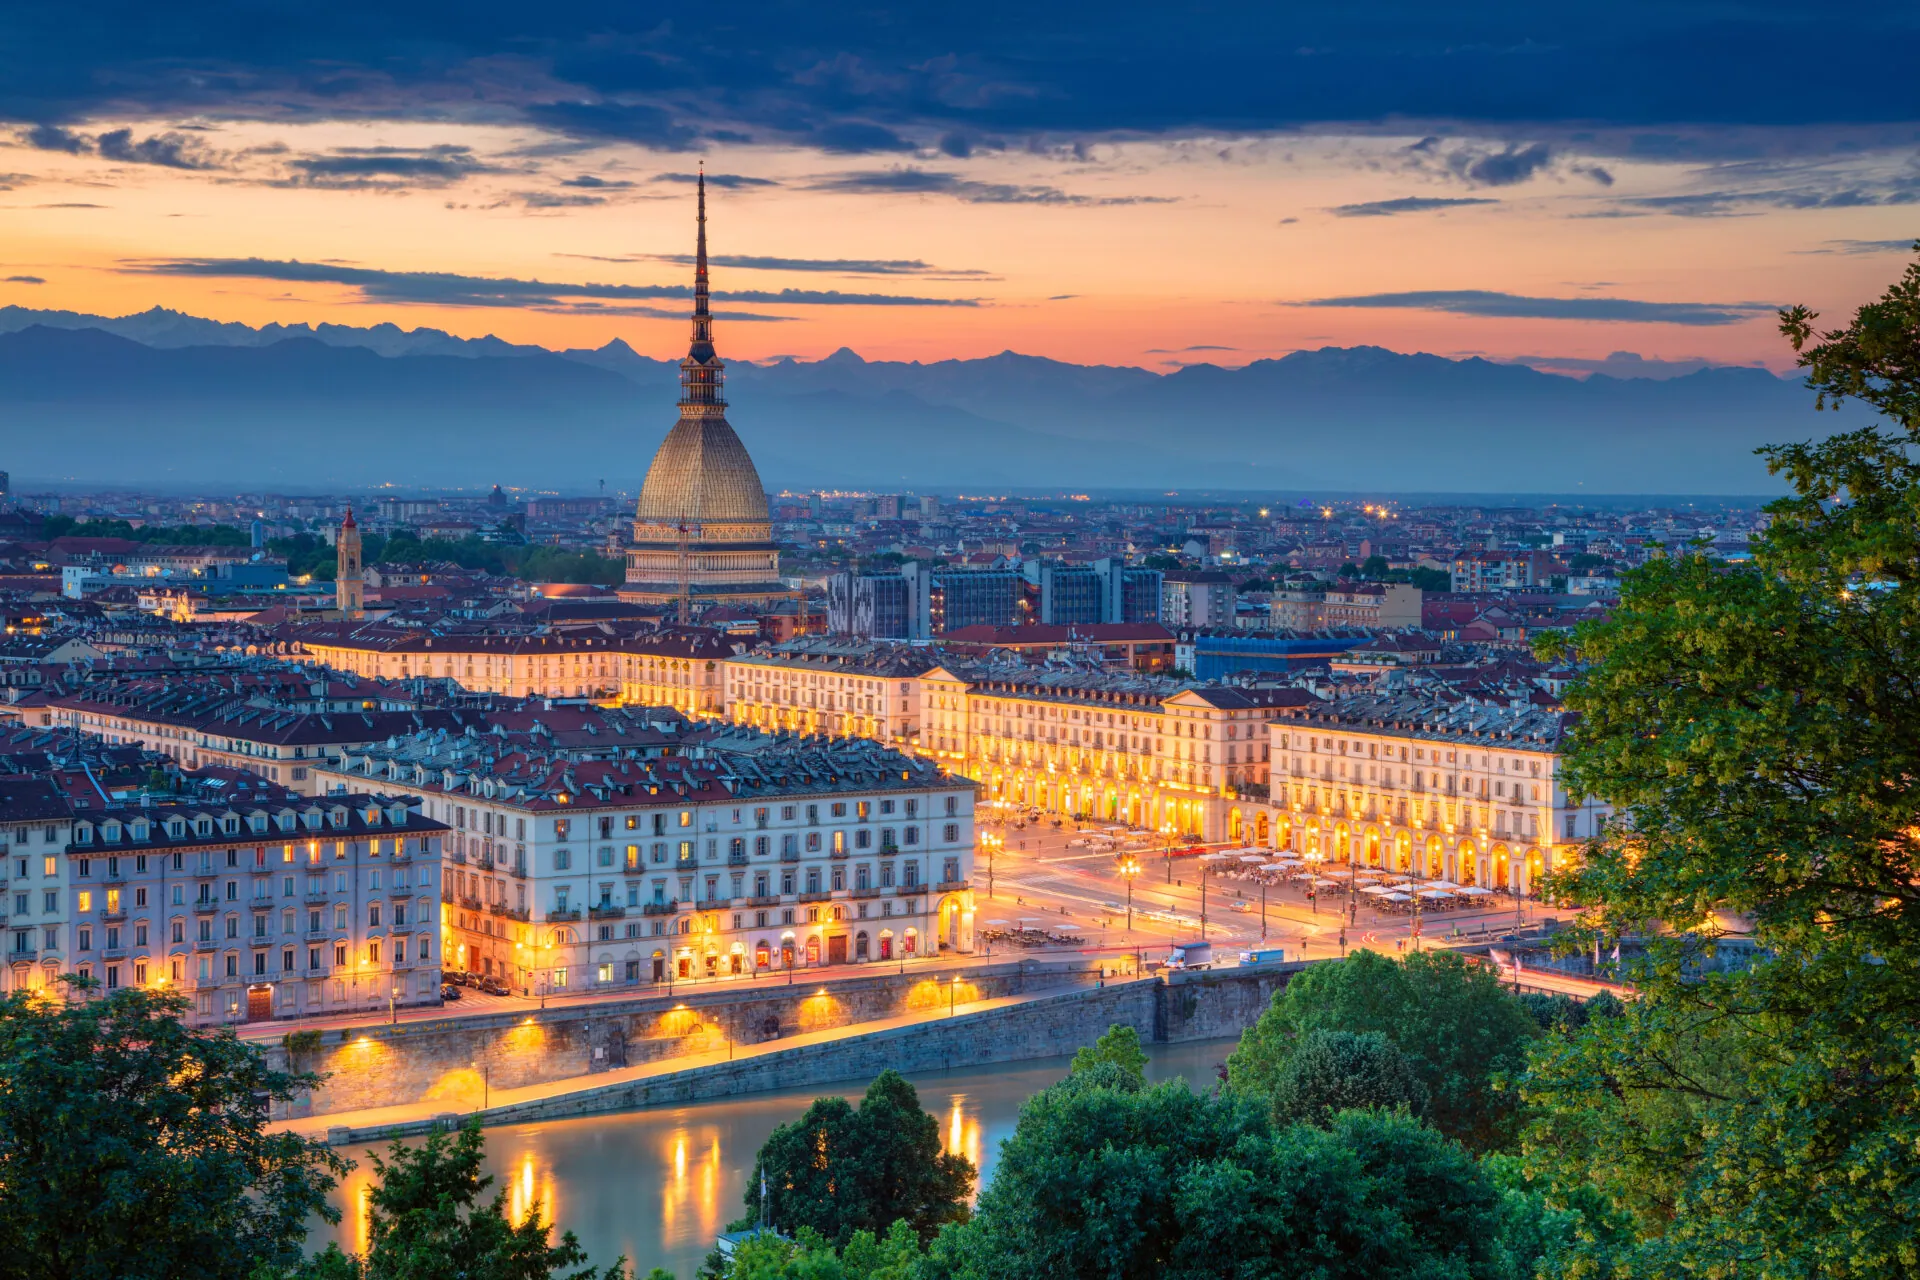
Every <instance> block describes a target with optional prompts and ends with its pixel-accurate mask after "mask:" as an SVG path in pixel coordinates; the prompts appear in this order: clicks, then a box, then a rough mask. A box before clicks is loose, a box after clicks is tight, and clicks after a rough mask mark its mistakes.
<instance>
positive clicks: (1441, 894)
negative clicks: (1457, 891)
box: [1420, 889, 1453, 898]
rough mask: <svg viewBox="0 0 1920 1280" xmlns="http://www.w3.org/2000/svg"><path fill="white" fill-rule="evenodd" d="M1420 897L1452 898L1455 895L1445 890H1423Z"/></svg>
mask: <svg viewBox="0 0 1920 1280" xmlns="http://www.w3.org/2000/svg"><path fill="white" fill-rule="evenodd" d="M1420 896H1421V897H1423V898H1451V897H1452V896H1453V895H1452V894H1450V893H1448V892H1447V891H1446V890H1445V889H1422V890H1421V891H1420Z"/></svg>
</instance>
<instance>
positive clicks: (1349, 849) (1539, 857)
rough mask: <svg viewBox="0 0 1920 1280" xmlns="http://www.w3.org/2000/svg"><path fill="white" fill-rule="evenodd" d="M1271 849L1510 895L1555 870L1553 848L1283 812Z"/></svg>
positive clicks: (1527, 889) (1530, 887)
mask: <svg viewBox="0 0 1920 1280" xmlns="http://www.w3.org/2000/svg"><path fill="white" fill-rule="evenodd" d="M1273 835H1274V842H1273V846H1272V847H1273V848H1275V849H1277V850H1282V851H1287V852H1291V853H1294V854H1296V855H1298V856H1299V857H1302V858H1305V859H1307V860H1308V861H1310V862H1327V863H1335V864H1346V863H1356V864H1358V865H1359V866H1363V867H1379V868H1381V869H1383V870H1387V871H1397V872H1400V873H1402V874H1405V875H1417V876H1419V877H1421V878H1422V879H1428V880H1450V881H1452V882H1453V883H1455V884H1461V885H1477V886H1478V887H1480V888H1482V889H1495V890H1500V891H1503V892H1508V893H1521V894H1524V893H1531V892H1533V887H1534V886H1535V885H1537V884H1538V883H1539V881H1540V878H1541V876H1543V875H1544V874H1545V873H1546V872H1548V871H1550V870H1552V869H1553V868H1552V861H1551V851H1550V850H1547V849H1543V848H1541V847H1539V846H1537V845H1528V846H1522V845H1509V844H1508V843H1506V842H1505V841H1488V840H1486V839H1485V838H1484V837H1476V836H1472V835H1458V836H1454V835H1442V834H1440V833H1438V832H1431V831H1416V830H1410V829H1407V828H1397V829H1396V828H1393V827H1382V826H1379V825H1375V824H1370V823H1350V822H1336V821H1333V820H1331V819H1327V818H1299V817H1296V816H1295V815H1293V814H1287V813H1283V814H1280V815H1279V816H1278V817H1277V818H1276V819H1275V820H1274V825H1273Z"/></svg>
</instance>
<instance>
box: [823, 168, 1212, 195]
mask: <svg viewBox="0 0 1920 1280" xmlns="http://www.w3.org/2000/svg"><path fill="white" fill-rule="evenodd" d="M807 189H808V190H809V191H837V192H855V193H864V194H874V195H938V196H952V197H953V198H954V199H956V200H960V201H964V202H965V203H967V204H1057V205H1117V204H1172V203H1173V202H1174V201H1173V198H1172V197H1171V196H1076V195H1069V194H1067V193H1066V192H1065V191H1062V190H1060V189H1059V188H1058V187H1048V186H1017V185H1015V184H1013V183H1007V182H977V181H975V180H973V179H971V178H963V177H961V176H960V175H959V174H957V173H945V172H941V171H939V170H936V169H920V168H916V167H914V166H911V165H908V166H904V167H902V168H898V169H868V170H864V171H860V172H855V173H836V174H830V175H828V176H826V177H823V178H818V179H816V180H814V181H813V182H811V183H809V184H808V185H807Z"/></svg>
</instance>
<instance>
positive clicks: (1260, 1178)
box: [926, 1064, 1531, 1280]
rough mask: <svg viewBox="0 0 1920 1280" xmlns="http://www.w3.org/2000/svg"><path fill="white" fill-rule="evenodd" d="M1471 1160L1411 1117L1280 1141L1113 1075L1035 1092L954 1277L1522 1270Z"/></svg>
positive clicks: (1195, 1278) (957, 1232) (1527, 1270)
mask: <svg viewBox="0 0 1920 1280" xmlns="http://www.w3.org/2000/svg"><path fill="white" fill-rule="evenodd" d="M1502 1211H1503V1205H1502V1200H1501V1197H1500V1195H1499V1193H1498V1192H1497V1191H1496V1190H1495V1188H1494V1187H1493V1185H1492V1183H1491V1182H1490V1180H1489V1179H1488V1178H1487V1177H1486V1175H1485V1174H1484V1173H1482V1172H1481V1171H1480V1169H1479V1168H1478V1166H1477V1165H1476V1164H1475V1162H1474V1160H1473V1159H1472V1157H1470V1156H1469V1155H1467V1154H1466V1153H1465V1152H1464V1151H1462V1150H1461V1149H1460V1148H1459V1147H1458V1146H1457V1145H1456V1144H1454V1143H1452V1142H1449V1141H1448V1140H1447V1139H1445V1138H1443V1137H1441V1136H1439V1135H1438V1134H1436V1133H1434V1132H1433V1131H1432V1130H1430V1129H1427V1128H1426V1127H1425V1126H1423V1125H1421V1124H1419V1123H1418V1122H1417V1121H1414V1120H1413V1119H1411V1118H1409V1117H1406V1116H1401V1115H1394V1114H1391V1113H1363V1112H1348V1113H1344V1114H1342V1115H1339V1116H1336V1117H1334V1118H1333V1120H1332V1122H1331V1123H1330V1125H1329V1127H1328V1128H1326V1129H1316V1128H1313V1127H1311V1126H1307V1125H1296V1126H1292V1127H1290V1128H1286V1129H1281V1130H1275V1129H1274V1128H1273V1127H1272V1126H1271V1125H1270V1124H1269V1122H1268V1120H1267V1118H1266V1115H1265V1114H1264V1111H1263V1109H1262V1108H1261V1107H1259V1106H1258V1105H1257V1104H1256V1103H1255V1102H1254V1101H1253V1100H1252V1099H1249V1098H1246V1097H1244V1096H1240V1095H1236V1094H1232V1093H1227V1094H1221V1095H1211V1096H1210V1095H1202V1094H1196V1093H1194V1092H1193V1091H1192V1090H1191V1089H1189V1088H1188V1087H1187V1085H1186V1082H1185V1081H1181V1080H1175V1081H1170V1082H1167V1083H1165V1084H1160V1085H1155V1086H1152V1087H1148V1088H1142V1087H1139V1086H1137V1085H1130V1084H1128V1083H1127V1082H1126V1081H1125V1077H1124V1076H1123V1075H1121V1074H1119V1073H1118V1072H1116V1071H1115V1069H1114V1068H1113V1067H1112V1065H1111V1064H1106V1065H1103V1066H1102V1067H1100V1068H1099V1069H1097V1070H1095V1071H1092V1072H1088V1073H1076V1074H1073V1075H1070V1076H1068V1077H1067V1079H1066V1080H1065V1081H1063V1082H1061V1083H1060V1084H1057V1085H1055V1086H1053V1087H1052V1088H1050V1089H1047V1090H1044V1091H1043V1092H1041V1093H1039V1094H1037V1095H1035V1096H1034V1097H1033V1098H1032V1099H1030V1100H1029V1101H1028V1103H1027V1105H1026V1106H1025V1107H1024V1108H1023V1109H1022V1111H1021V1115H1020V1122H1019V1125H1018V1127H1017V1128H1016V1129H1015V1131H1014V1134H1013V1136H1012V1137H1011V1138H1009V1139H1008V1140H1007V1141H1006V1143H1005V1144H1004V1145H1003V1147H1002V1149H1001V1157H1000V1164H999V1166H998V1167H997V1169H996V1171H995V1173H994V1179H993V1182H992V1183H991V1184H990V1185H989V1186H988V1188H987V1189H986V1191H985V1192H984V1193H982V1195H981V1197H980V1208H979V1212H978V1213H977V1214H976V1215H975V1216H974V1217H973V1218H972V1219H971V1220H970V1221H968V1222H966V1223H964V1224H961V1225H958V1226H955V1227H950V1228H948V1229H947V1230H945V1231H943V1232H941V1234H940V1236H939V1238H938V1239H936V1240H935V1241H934V1243H933V1245H932V1247H931V1249H930V1250H929V1252H928V1259H927V1268H926V1269H927V1272H928V1273H930V1274H931V1275H932V1276H934V1277H952V1278H953V1280H1029V1278H1032V1280H1039V1278H1041V1277H1046V1278H1047V1280H1056V1278H1063V1280H1079V1278H1081V1277H1085V1278H1086V1280H1095V1278H1098V1280H1136V1278H1138V1280H1149V1278H1151V1280H1162V1278H1167V1280H1214V1278H1215V1277H1220V1276H1244V1277H1274V1278H1275V1280H1279V1278H1281V1277H1292V1276H1313V1277H1316V1278H1319V1280H1346V1278H1348V1277H1352V1278H1353V1280H1360V1277H1374V1276H1380V1275H1409V1276H1432V1277H1436V1278H1437V1277H1459V1278H1460V1280H1481V1278H1485V1280H1506V1277H1509V1276H1512V1277H1516V1278H1517V1277H1519V1276H1522V1275H1530V1274H1531V1266H1530V1265H1528V1264H1530V1259H1522V1260H1519V1263H1518V1264H1517V1263H1516V1260H1515V1259H1514V1258H1513V1257H1512V1256H1511V1255H1510V1252H1509V1251H1508V1249H1507V1248H1506V1246H1505V1243H1504V1240H1503V1237H1502V1235H1501V1227H1502Z"/></svg>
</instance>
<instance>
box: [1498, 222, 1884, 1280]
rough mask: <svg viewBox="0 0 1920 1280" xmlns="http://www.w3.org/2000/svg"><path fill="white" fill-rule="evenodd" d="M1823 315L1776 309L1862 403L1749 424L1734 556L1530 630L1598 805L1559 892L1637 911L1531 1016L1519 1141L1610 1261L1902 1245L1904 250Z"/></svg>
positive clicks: (1820, 1253)
mask: <svg viewBox="0 0 1920 1280" xmlns="http://www.w3.org/2000/svg"><path fill="white" fill-rule="evenodd" d="M1916 249H1917V250H1920V245H1917V246H1916ZM1816 319H1817V317H1816V316H1815V315H1814V314H1813V313H1812V312H1809V311H1807V310H1806V309H1804V308H1797V307H1796V308H1792V309H1789V310H1788V311H1785V312H1783V313H1782V315H1781V327H1782V331H1783V332H1784V333H1785V335H1786V336H1787V338H1788V339H1789V340H1790V341H1791V342H1792V344H1793V346H1794V347H1795V349H1796V350H1797V351H1798V352H1799V353H1800V355H1799V359H1800V364H1801V366H1802V367H1803V368H1805V369H1807V370H1808V383H1809V385H1810V387H1811V388H1812V389H1813V390H1814V391H1815V392H1817V393H1818V395H1819V397H1820V400H1821V403H1822V404H1830V405H1833V406H1834V407H1839V406H1840V405H1841V404H1844V403H1845V402H1847V401H1853V400H1857V401H1860V402H1862V403H1863V404H1864V405H1865V406H1866V407H1868V408H1871V409H1873V410H1876V411H1877V412H1878V413H1879V414H1880V415H1881V418H1882V424H1881V425H1877V426H1871V427H1866V428H1862V429H1858V430H1853V431H1848V432H1845V433H1842V434H1840V435H1836V436H1833V437H1831V438H1829V439H1826V440H1823V441H1818V442H1806V443H1799V444H1788V445H1781V446H1776V447H1773V448H1769V449H1765V450H1762V451H1761V452H1762V453H1763V454H1764V455H1765V456H1766V458H1767V461H1768V465H1769V467H1770V468H1771V469H1772V470H1773V471H1775V472H1776V473H1778V474H1781V475H1783V476H1785V477H1786V479H1787V481H1788V483H1789V486H1790V490H1791V491H1790V493H1789V494H1788V496H1786V497H1784V498H1782V499H1780V500H1779V501H1776V502H1774V503H1772V504H1771V505H1770V506H1769V508H1768V512H1769V514H1770V516H1771V523H1770V524H1769V526H1768V527H1767V529H1766V531H1765V532H1764V533H1763V534H1762V535H1760V536H1759V537H1757V538H1755V539H1754V541H1753V544H1752V550H1753V559H1752V562H1751V563H1750V564H1744V565H1742V564H1735V565H1724V564H1718V563H1712V562H1709V561H1708V560H1707V559H1705V558H1704V557H1702V556H1699V555H1691V554H1689V555H1681V556H1677V557H1674V558H1670V559H1666V560H1659V561H1654V562H1652V563H1650V564H1649V565H1647V566H1645V567H1643V568H1641V569H1638V570H1636V571H1634V572H1633V573H1631V574H1629V575H1628V576H1627V578H1626V579H1625V581H1624V582H1623V587H1622V596H1621V601H1620V604H1619V606H1618V607H1617V608H1615V609H1614V611H1613V614H1612V620H1611V622H1609V623H1608V624H1606V625H1604V626H1586V627H1583V628H1581V629H1580V630H1579V631H1577V632H1576V634H1575V635H1574V636H1573V637H1572V638H1571V639H1570V640H1567V641H1563V642H1557V643H1555V644H1553V645H1551V646H1549V648H1548V652H1549V654H1550V655H1551V656H1564V655H1565V654H1568V653H1571V652H1574V651H1577V652H1578V653H1579V654H1580V655H1581V656H1582V657H1583V658H1584V659H1586V660H1587V661H1588V663H1589V666H1588V667H1587V669H1586V671H1585V673H1584V674H1583V676H1582V678H1581V680H1580V681H1579V682H1578V683H1577V684H1576V685H1575V686H1574V687H1573V688H1572V689H1570V690H1569V691H1568V698H1567V701H1568V704H1569V706H1571V707H1572V708H1573V709H1575V710H1577V711H1578V712H1580V713H1581V715H1582V717H1583V718H1582V720H1581V723H1580V726H1579V729H1578V731H1577V733H1576V734H1575V736H1574V739H1573V743H1572V754H1571V757H1570V760H1569V773H1570V779H1569V780H1570V784H1571V786H1572V789H1573V790H1574V791H1576V792H1577V793H1584V794H1587V795H1599V796H1604V797H1606V798H1607V799H1608V800H1610V801H1612V802H1613V803H1614V805H1615V808H1616V814H1615V819H1614V821H1612V822H1610V823H1609V824H1608V826H1607V829H1606V832H1605V835H1604V837H1603V838H1601V839H1599V840H1596V841H1594V842H1593V843H1592V845H1591V846H1590V848H1589V849H1588V851H1587V854H1586V856H1585V857H1584V858H1583V859H1582V861H1581V862H1580V864H1579V865H1578V866H1577V867H1573V868H1570V869H1567V870H1565V871H1563V872H1562V873H1561V874H1560V875H1559V876H1558V877H1557V878H1556V880H1555V882H1554V884H1553V886H1552V890H1553V892H1555V893H1558V894H1563V895H1565V896H1567V897H1569V898H1571V899H1572V900H1573V901H1575V902H1577V903H1579V904H1581V905H1583V906H1585V907H1587V908H1588V911H1587V912H1586V914H1585V915H1584V916H1583V929H1584V932H1583V933H1582V934H1580V935H1577V936H1576V937H1575V938H1574V939H1573V943H1574V945H1581V944H1582V943H1584V942H1585V941H1587V940H1588V939H1589V938H1591V937H1594V936H1597V937H1600V938H1606V937H1608V936H1618V935H1620V934H1625V933H1649V934H1651V935H1652V938H1651V941H1650V943H1649V948H1650V950H1649V961H1648V963H1647V964H1646V965H1645V966H1644V968H1643V970H1642V972H1641V973H1640V974H1639V977H1638V985H1639V988H1640V996H1639V998H1638V999H1636V1000H1635V1001H1633V1002H1631V1003H1630V1004H1629V1006H1628V1007H1627V1009H1626V1010H1625V1011H1624V1013H1623V1015H1622V1016H1620V1017H1614V1018H1596V1019H1593V1020H1592V1021H1591V1023H1590V1024H1589V1026H1588V1027H1587V1028H1585V1029H1584V1030H1583V1031H1581V1032H1580V1033H1579V1034H1578V1035H1577V1036H1576V1037H1574V1038H1573V1039H1572V1040H1571V1041H1560V1040H1554V1039H1550V1040H1548V1041H1545V1042H1543V1046H1542V1048H1543V1053H1542V1056H1541V1058H1540V1060H1539V1061H1538V1062H1536V1064H1535V1066H1534V1069H1533V1070H1532V1072H1531V1073H1530V1074H1529V1076H1528V1078H1527V1080H1526V1082H1525V1089H1526V1092H1527V1095H1528V1097H1529V1098H1530V1099H1531V1100H1532V1101H1533V1103H1534V1105H1536V1106H1537V1107H1538V1108H1540V1110H1541V1112H1542V1116H1541V1119H1540V1120H1539V1122H1538V1123H1537V1124H1536V1125H1535V1127H1534V1129H1533V1130H1532V1131H1531V1132H1530V1133H1529V1135H1528V1159H1529V1162H1530V1165H1531V1166H1532V1167H1533V1168H1534V1169H1535V1170H1536V1171H1537V1172H1538V1173H1539V1174H1540V1175H1541V1176H1543V1177H1548V1178H1560V1179H1563V1180H1564V1179H1568V1178H1571V1177H1573V1176H1575V1173H1576V1172H1577V1173H1578V1174H1579V1175H1581V1176H1584V1177H1585V1178H1587V1179H1588V1180H1589V1181H1590V1182H1591V1183H1592V1184H1593V1185H1595V1186H1597V1187H1598V1188H1600V1189H1601V1190H1602V1191H1603V1192H1605V1194H1606V1195H1607V1196H1608V1197H1609V1199H1610V1201H1611V1203H1612V1204H1613V1205H1614V1206H1615V1207H1617V1208H1619V1209H1621V1210H1622V1211H1625V1212H1628V1213H1630V1214H1631V1215H1632V1217H1633V1220H1634V1223H1635V1230H1636V1234H1637V1237H1638V1239H1637V1241H1636V1242H1635V1244H1634V1246H1633V1249H1632V1251H1631V1253H1630V1254H1629V1255H1627V1256H1626V1258H1625V1261H1624V1262H1623V1266H1626V1267H1629V1268H1631V1270H1632V1272H1633V1274H1679V1273H1682V1272H1687V1273H1696V1274H1736V1273H1737V1274H1739V1275H1742V1276H1754V1277H1760V1278H1762V1280H1770V1278H1771V1277H1776V1276H1779V1277H1784V1276H1807V1275H1844V1276H1848V1277H1853V1278H1861V1277H1881V1276H1888V1277H1891V1276H1896V1275H1899V1276H1910V1275H1913V1274H1915V1273H1916V1271H1920V1159H1917V1158H1916V1156H1915V1154H1914V1153H1915V1152H1916V1151H1917V1150H1920V1078H1917V1077H1916V1062H1920V1021H1916V1019H1915V1016H1914V1010H1915V1008H1916V1007H1917V1006H1920V885H1917V884H1916V878H1915V872H1914V868H1915V865H1916V862H1915V860H1916V855H1920V787H1916V786H1915V785H1914V779H1916V778H1920V690H1916V688H1915V685H1914V682H1913V679H1912V673H1913V672H1914V671H1915V670H1916V669H1920V459H1917V458H1916V456H1915V448H1916V446H1920V261H1916V262H1914V263H1913V264H1911V265H1910V266H1909V267H1908V268H1907V270H1906V272H1905V274H1904V275H1903V276H1902V278H1901V279H1900V280H1899V281H1898V282H1897V283H1896V284H1894V285H1893V286H1892V287H1891V288H1890V289H1889V290H1888V291H1887V292H1886V293H1885V294H1884V295H1883V296H1882V297H1881V298H1879V299H1877V300H1876V301H1874V302H1871V303H1869V304H1867V305H1866V306H1863V307H1862V308H1860V309H1859V311H1858V312H1857V313H1856V314H1855V315H1854V317H1853V319H1852V321H1851V322H1850V323H1849V324H1848V325H1846V326H1845V327H1843V328H1839V329H1833V330H1829V331H1826V332H1819V331H1816V329H1815V327H1814V322H1815V320H1816ZM1730 931H1734V932H1739V931H1750V932H1751V935H1752V937H1751V943H1749V942H1748V941H1746V940H1744V939H1742V940H1738V941H1733V940H1729V939H1728V938H1727V937H1726V934H1727V933H1728V932H1730ZM1729 953H1732V954H1734V956H1735V959H1736V960H1739V961H1740V962H1738V963H1732V964H1728V963H1724V962H1725V961H1726V959H1727V956H1728V954H1729ZM1742 957H1745V958H1744V959H1742Z"/></svg>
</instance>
